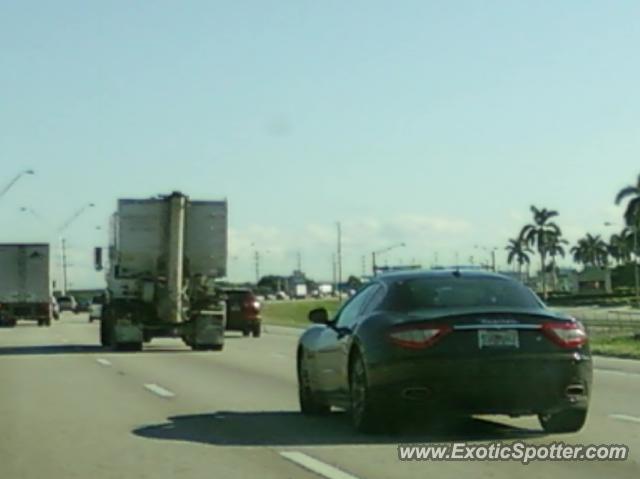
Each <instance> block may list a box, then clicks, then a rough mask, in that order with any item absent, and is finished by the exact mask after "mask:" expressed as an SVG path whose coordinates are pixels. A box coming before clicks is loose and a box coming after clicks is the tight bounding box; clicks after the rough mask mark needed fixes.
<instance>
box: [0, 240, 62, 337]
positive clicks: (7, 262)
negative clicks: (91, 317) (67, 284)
mask: <svg viewBox="0 0 640 479" xmlns="http://www.w3.org/2000/svg"><path fill="white" fill-rule="evenodd" d="M49 274H50V263H49V245H48V244H45V243H20V244H17V243H12V244H6V243H5V244H0V323H1V324H4V325H6V326H15V325H16V322H17V320H18V319H27V320H32V321H37V322H38V326H50V325H51V316H52V314H53V311H52V307H51V305H52V299H51V298H52V297H51V279H50V277H49Z"/></svg>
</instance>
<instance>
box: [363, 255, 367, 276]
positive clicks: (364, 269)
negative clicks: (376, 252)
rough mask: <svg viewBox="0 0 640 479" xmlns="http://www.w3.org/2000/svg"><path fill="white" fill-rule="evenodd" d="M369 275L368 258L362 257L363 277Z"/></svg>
mask: <svg viewBox="0 0 640 479" xmlns="http://www.w3.org/2000/svg"><path fill="white" fill-rule="evenodd" d="M365 274H367V257H366V256H365V255H362V276H364V275H365Z"/></svg>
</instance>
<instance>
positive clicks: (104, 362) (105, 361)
mask: <svg viewBox="0 0 640 479" xmlns="http://www.w3.org/2000/svg"><path fill="white" fill-rule="evenodd" d="M96 362H97V363H98V364H101V365H102V366H107V367H108V366H111V361H109V360H108V359H104V358H98V359H96Z"/></svg>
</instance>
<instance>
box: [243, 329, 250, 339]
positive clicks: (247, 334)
mask: <svg viewBox="0 0 640 479" xmlns="http://www.w3.org/2000/svg"><path fill="white" fill-rule="evenodd" d="M250 334H251V330H250V329H249V328H245V329H243V330H242V335H243V336H244V337H245V338H246V337H247V336H249V335H250Z"/></svg>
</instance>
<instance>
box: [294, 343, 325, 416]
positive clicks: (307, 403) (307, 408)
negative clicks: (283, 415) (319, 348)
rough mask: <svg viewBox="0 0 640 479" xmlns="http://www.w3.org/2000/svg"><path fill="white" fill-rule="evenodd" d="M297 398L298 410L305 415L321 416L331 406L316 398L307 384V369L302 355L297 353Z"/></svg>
mask: <svg viewBox="0 0 640 479" xmlns="http://www.w3.org/2000/svg"><path fill="white" fill-rule="evenodd" d="M298 399H299V401H300V411H301V412H302V414H304V415H306V416H322V415H325V414H329V412H330V411H331V406H329V405H328V404H325V403H323V402H321V401H320V400H318V398H317V397H316V395H315V394H314V393H313V390H312V389H311V386H310V384H309V371H308V369H307V366H306V361H305V360H304V355H303V354H302V353H300V354H299V355H298Z"/></svg>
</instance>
